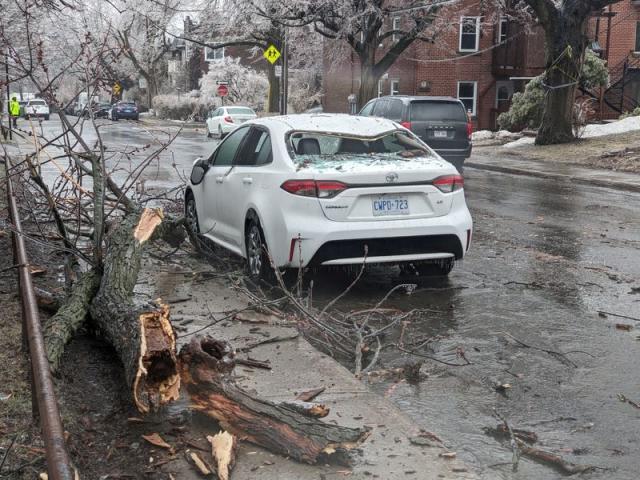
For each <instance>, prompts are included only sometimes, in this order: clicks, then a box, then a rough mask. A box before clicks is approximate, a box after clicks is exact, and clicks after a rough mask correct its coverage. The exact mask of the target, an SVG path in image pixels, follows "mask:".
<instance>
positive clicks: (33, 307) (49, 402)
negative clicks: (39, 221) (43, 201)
mask: <svg viewBox="0 0 640 480" xmlns="http://www.w3.org/2000/svg"><path fill="white" fill-rule="evenodd" d="M5 166H6V178H7V181H6V185H7V197H8V203H9V214H10V217H11V221H12V223H13V227H14V231H13V240H14V246H15V255H16V262H17V266H18V278H19V282H20V296H21V298H22V319H23V328H24V329H25V330H26V336H27V340H28V345H29V357H30V360H31V378H32V397H33V398H35V400H36V402H34V403H37V407H38V412H39V417H40V425H41V427H42V437H43V439H44V446H45V458H46V461H47V473H48V475H49V479H50V480H73V479H74V478H75V473H74V470H73V467H72V466H71V460H70V458H69V454H68V453H67V448H66V445H65V440H64V430H63V428H62V421H61V419H60V411H59V410H58V403H57V401H56V395H55V391H54V388H53V379H52V377H51V371H50V370H49V361H48V360H47V354H46V352H45V347H44V339H43V337H42V327H41V323H40V318H39V314H38V304H37V302H36V295H35V291H34V289H33V283H32V281H31V272H30V271H29V258H28V256H27V250H26V247H25V243H24V236H23V230H22V224H21V222H20V214H19V211H18V206H17V203H16V197H15V194H14V191H13V184H12V181H11V160H10V159H9V158H8V157H5ZM34 407H35V405H34Z"/></svg>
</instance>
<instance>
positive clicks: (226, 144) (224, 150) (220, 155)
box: [213, 127, 249, 167]
mask: <svg viewBox="0 0 640 480" xmlns="http://www.w3.org/2000/svg"><path fill="white" fill-rule="evenodd" d="M248 131H249V128H248V127H245V128H239V129H237V130H234V131H233V132H231V133H230V134H229V136H228V137H227V138H225V139H224V141H223V142H222V143H221V144H220V146H219V147H218V149H217V150H216V153H215V158H214V160H213V165H214V166H215V167H225V166H231V165H232V164H233V159H234V157H235V156H236V152H237V151H238V147H239V146H240V143H241V142H242V139H243V138H244V137H245V135H246V134H247V132H248Z"/></svg>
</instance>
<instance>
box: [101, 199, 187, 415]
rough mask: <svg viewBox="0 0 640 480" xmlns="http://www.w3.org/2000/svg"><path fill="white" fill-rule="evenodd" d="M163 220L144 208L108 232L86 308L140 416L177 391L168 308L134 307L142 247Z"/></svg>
mask: <svg viewBox="0 0 640 480" xmlns="http://www.w3.org/2000/svg"><path fill="white" fill-rule="evenodd" d="M162 218H163V215H162V211H161V210H159V209H158V210H156V209H149V208H145V209H143V210H141V211H138V212H135V213H132V214H129V215H127V216H126V217H125V218H124V219H123V220H122V222H121V223H120V225H118V226H117V227H116V228H115V229H114V230H113V231H112V232H110V234H109V236H108V238H107V247H106V253H105V259H104V272H103V274H102V279H101V281H100V288H99V290H98V293H97V294H96V296H95V297H94V299H93V301H92V302H91V307H90V313H91V319H92V321H93V322H94V324H95V327H96V329H97V331H98V335H99V336H101V337H102V338H104V339H105V340H106V341H107V342H109V343H110V344H111V345H112V346H113V347H114V348H115V350H116V353H117V354H118V356H119V358H120V360H121V361H122V364H123V366H124V374H125V381H126V383H127V385H128V386H129V389H130V391H131V395H132V397H133V402H134V404H135V406H136V407H137V409H138V410H139V411H140V412H141V413H146V412H149V411H150V410H154V409H156V408H158V407H159V406H161V405H163V404H165V403H168V402H170V401H172V400H176V399H177V398H178V395H179V390H180V376H179V374H178V371H177V359H176V339H175V334H174V331H173V328H172V326H171V323H170V321H169V308H168V306H166V305H164V304H162V303H160V302H159V301H158V302H157V303H146V304H143V305H138V304H134V303H133V288H134V286H135V284H136V282H137V278H138V272H139V270H140V262H141V258H142V251H143V246H144V245H145V244H146V243H147V242H148V241H150V240H152V239H153V237H154V234H156V235H157V232H156V229H157V228H158V226H159V225H160V223H161V222H162ZM160 230H162V229H160Z"/></svg>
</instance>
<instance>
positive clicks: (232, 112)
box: [207, 107, 258, 138]
mask: <svg viewBox="0 0 640 480" xmlns="http://www.w3.org/2000/svg"><path fill="white" fill-rule="evenodd" d="M254 118H258V116H257V115H256V112H254V111H253V109H251V108H249V107H220V108H216V109H215V110H211V111H210V112H209V116H208V117H207V137H211V136H213V135H217V136H218V138H222V137H224V136H225V135H226V134H227V133H229V132H232V131H233V130H235V129H236V128H238V126H240V125H242V124H243V123H244V122H246V121H247V120H253V119H254Z"/></svg>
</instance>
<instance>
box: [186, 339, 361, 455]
mask: <svg viewBox="0 0 640 480" xmlns="http://www.w3.org/2000/svg"><path fill="white" fill-rule="evenodd" d="M234 356H235V354H234V351H233V349H232V348H231V345H229V344H228V343H227V342H223V341H218V340H216V339H214V338H212V337H209V336H206V337H202V336H197V337H195V338H193V339H192V340H191V342H190V343H188V344H187V345H185V346H184V347H182V350H181V351H180V355H179V359H180V362H179V365H180V375H181V377H182V384H183V385H184V386H185V387H186V389H187V391H188V392H189V395H190V397H191V404H192V408H194V409H195V410H198V411H201V412H203V413H205V414H207V415H209V416H210V417H213V418H215V419H216V420H217V421H218V423H219V424H220V426H221V427H222V428H223V429H225V430H227V431H228V432H230V433H231V434H233V435H236V436H237V437H238V438H240V439H244V440H248V441H249V442H251V443H254V444H256V445H260V446H262V447H264V448H266V449H268V450H271V451H272V452H275V453H280V454H282V455H286V456H289V457H291V458H294V459H296V460H298V461H302V462H307V463H312V464H313V463H316V462H317V461H318V459H319V458H320V457H321V456H322V455H326V456H327V457H328V458H330V455H331V454H332V453H335V452H338V451H340V452H344V451H346V450H349V449H351V448H354V447H355V446H357V444H358V443H359V442H361V441H362V440H364V438H366V436H367V434H368V429H361V428H348V427H341V426H338V425H331V424H326V423H323V422H322V421H320V420H318V419H316V418H310V417H308V416H306V415H302V414H301V413H299V412H297V411H296V410H294V409H291V408H288V407H287V406H286V405H278V404H275V403H273V402H269V401H267V400H261V399H259V398H255V397H254V396H253V395H252V394H250V393H249V392H246V391H244V390H243V389H241V388H240V387H239V386H237V385H236V384H235V382H234V380H233V379H232V377H231V373H232V371H233V369H234V366H235V361H234Z"/></svg>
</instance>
